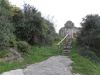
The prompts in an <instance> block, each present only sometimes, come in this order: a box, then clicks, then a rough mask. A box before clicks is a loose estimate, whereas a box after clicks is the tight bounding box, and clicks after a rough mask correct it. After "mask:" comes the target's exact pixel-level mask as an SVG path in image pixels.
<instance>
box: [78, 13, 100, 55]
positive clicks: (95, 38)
mask: <svg viewBox="0 0 100 75" xmlns="http://www.w3.org/2000/svg"><path fill="white" fill-rule="evenodd" d="M81 25H82V29H81V32H80V34H79V36H78V43H79V45H81V46H84V47H86V48H89V49H90V50H93V51H94V52H96V53H97V54H98V53H99V52H100V16H98V15H87V16H86V17H85V18H83V21H82V23H81ZM98 55H99V54H98Z"/></svg>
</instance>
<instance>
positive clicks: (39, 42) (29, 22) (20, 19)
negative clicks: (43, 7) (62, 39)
mask: <svg viewBox="0 0 100 75" xmlns="http://www.w3.org/2000/svg"><path fill="white" fill-rule="evenodd" d="M57 39H58V40H59V36H58V35H57V33H56V32H55V28H54V25H53V23H52V22H50V21H49V20H47V19H45V18H43V17H42V16H41V12H39V11H38V10H37V9H36V8H34V7H32V6H30V5H29V4H24V9H20V8H18V7H16V6H13V5H11V4H10V3H9V1H8V0H0V73H1V72H4V71H8V70H11V69H16V68H23V67H25V66H26V65H27V64H31V63H35V62H39V61H42V60H44V59H47V58H48V57H50V56H54V55H59V54H61V51H60V50H58V49H57V48H55V47H52V45H53V44H54V42H55V41H57ZM10 49H13V50H16V51H17V52H19V54H21V56H22V57H23V58H24V60H23V61H21V62H19V61H17V60H16V61H13V60H12V61H9V62H7V61H3V59H5V58H6V57H9V56H10V55H13V54H11V51H10Z"/></svg>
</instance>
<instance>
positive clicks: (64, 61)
mask: <svg viewBox="0 0 100 75" xmlns="http://www.w3.org/2000/svg"><path fill="white" fill-rule="evenodd" d="M71 64H72V61H71V60H70V58H68V57H67V56H53V57H50V58H49V59H47V60H45V61H43V62H40V63H36V64H33V65H30V66H28V67H27V68H25V69H18V70H12V71H9V72H5V73H3V74H1V75H73V74H72V72H71V66H70V65H71Z"/></svg>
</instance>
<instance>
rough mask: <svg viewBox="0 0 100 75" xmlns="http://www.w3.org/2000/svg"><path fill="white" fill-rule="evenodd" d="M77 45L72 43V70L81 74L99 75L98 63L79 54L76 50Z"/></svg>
mask: <svg viewBox="0 0 100 75" xmlns="http://www.w3.org/2000/svg"><path fill="white" fill-rule="evenodd" d="M78 49H79V47H78V46H77V44H76V43H73V47H72V52H71V58H72V61H74V63H73V65H72V66H73V72H74V73H80V74H81V75H100V64H96V63H95V62H94V61H91V60H90V59H88V58H86V57H84V56H81V55H80V54H79V52H78Z"/></svg>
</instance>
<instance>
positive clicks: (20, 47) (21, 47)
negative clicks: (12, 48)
mask: <svg viewBox="0 0 100 75" xmlns="http://www.w3.org/2000/svg"><path fill="white" fill-rule="evenodd" d="M17 48H18V50H19V51H20V52H22V53H28V52H29V50H30V49H31V46H30V45H29V44H28V43H27V42H25V41H19V42H17Z"/></svg>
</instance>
